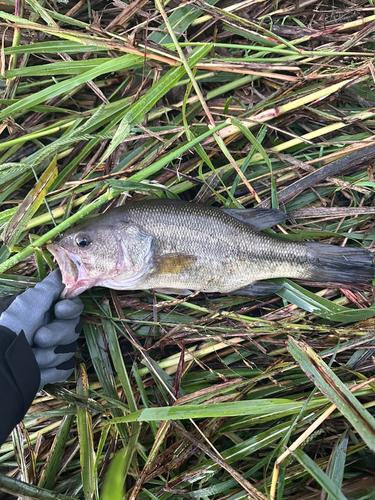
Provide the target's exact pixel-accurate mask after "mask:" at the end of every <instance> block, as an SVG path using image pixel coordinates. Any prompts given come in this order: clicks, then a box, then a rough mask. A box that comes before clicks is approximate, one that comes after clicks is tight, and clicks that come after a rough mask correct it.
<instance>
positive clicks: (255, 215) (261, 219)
mask: <svg viewBox="0 0 375 500" xmlns="http://www.w3.org/2000/svg"><path fill="white" fill-rule="evenodd" d="M222 210H223V212H225V213H226V214H228V215H231V216H232V217H234V218H235V219H238V220H240V221H241V222H244V223H245V224H249V225H250V226H253V227H256V228H257V229H266V228H267V227H272V226H275V225H276V224H280V222H284V221H285V220H286V219H287V215H286V214H284V212H282V211H281V210H274V209H273V208H247V209H243V210H242V209H236V208H223V209H222Z"/></svg>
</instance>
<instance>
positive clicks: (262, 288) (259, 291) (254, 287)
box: [230, 281, 282, 297]
mask: <svg viewBox="0 0 375 500" xmlns="http://www.w3.org/2000/svg"><path fill="white" fill-rule="evenodd" d="M281 289H282V286H280V285H276V284H275V283H272V282H271V281H254V282H253V283H251V284H250V285H247V286H244V287H243V288H239V289H238V290H233V292H230V294H231V295H245V296H246V295H249V296H251V297H257V296H261V295H269V294H271V293H276V292H278V291H280V290H281Z"/></svg>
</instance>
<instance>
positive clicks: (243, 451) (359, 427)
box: [0, 0, 375, 500]
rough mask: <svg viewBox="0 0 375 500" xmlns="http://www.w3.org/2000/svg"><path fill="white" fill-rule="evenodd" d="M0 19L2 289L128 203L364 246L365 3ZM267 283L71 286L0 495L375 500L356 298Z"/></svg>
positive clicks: (350, 292) (367, 227)
mask: <svg viewBox="0 0 375 500" xmlns="http://www.w3.org/2000/svg"><path fill="white" fill-rule="evenodd" d="M0 8H1V11H0V22H1V31H2V46H1V54H0V56H1V57H0V62H1V65H0V66H1V74H2V78H3V79H2V80H1V82H0V85H1V91H2V92H1V93H2V98H1V100H0V106H1V107H0V126H1V134H2V135H1V140H0V203H1V213H0V225H1V231H2V241H3V243H4V244H3V246H2V247H1V248H0V273H2V274H0V292H1V294H2V295H4V294H9V293H17V292H20V291H22V290H24V289H25V288H26V287H28V286H30V285H32V284H33V283H35V282H37V281H39V280H40V279H42V278H43V277H44V276H45V274H46V272H48V269H49V268H53V267H54V266H55V264H54V263H53V261H52V258H51V255H50V254H49V253H48V251H47V250H46V244H47V243H49V242H50V241H51V240H53V239H54V238H56V237H57V236H58V235H60V234H62V233H63V232H64V230H65V229H67V228H68V227H70V226H72V225H73V224H74V223H75V222H77V221H78V220H80V219H81V218H82V217H84V216H86V215H88V214H89V213H97V212H100V211H103V210H105V209H110V208H111V207H114V206H117V205H119V204H123V203H131V202H133V201H136V200H141V199H146V198H160V197H161V198H172V199H178V198H179V199H183V200H189V201H192V202H200V203H203V204H207V205H215V206H226V207H233V208H241V207H246V208H251V207H256V206H261V207H273V208H280V209H281V210H283V211H285V212H286V213H287V214H288V217H289V218H288V221H287V222H286V223H285V224H284V223H283V224H281V225H279V226H278V227H277V228H275V229H274V231H275V232H277V233H282V234H283V235H284V237H285V238H289V239H291V240H296V239H297V240H311V241H321V242H324V243H328V244H336V245H346V246H350V247H364V248H368V249H369V250H372V251H373V250H374V239H375V230H374V226H375V223H374V220H375V219H374V214H375V197H374V194H373V193H374V187H375V181H374V166H373V165H374V164H375V143H374V129H375V92H374V90H373V88H374V73H375V69H374V66H373V58H374V53H375V7H374V6H373V3H372V2H371V1H366V0H356V1H350V0H341V1H340V0H338V1H330V0H323V1H320V2H317V1H315V0H301V1H300V2H288V1H280V2H272V1H271V0H242V1H238V2H229V1H228V2H227V1H223V0H208V1H203V0H192V1H187V2H178V1H175V0H172V1H169V2H168V1H167V2H165V3H163V2H162V1H161V0H155V2H150V1H147V0H134V1H133V2H130V3H129V4H128V3H125V2H122V1H120V0H115V1H114V2H106V1H102V0H87V1H83V0H80V1H78V2H74V1H65V0H64V1H62V0H56V1H51V2H47V1H44V0H1V1H0ZM278 282H279V283H281V284H283V285H284V286H283V289H282V290H281V292H279V293H278V294H277V295H276V294H274V295H269V296H266V297H258V298H248V297H247V298H244V297H238V296H237V297H233V296H231V297H229V296H225V295H219V294H216V295H214V294H211V295H207V294H203V293H200V294H193V296H190V297H187V298H181V297H177V298H176V296H173V297H172V296H168V295H163V294H160V293H153V292H152V291H137V292H130V293H129V292H121V291H118V292H114V291H110V290H106V289H102V288H94V289H92V290H89V291H87V292H85V293H84V294H83V295H82V300H83V301H84V304H85V310H84V314H83V320H84V329H83V334H82V336H81V338H80V341H79V351H78V354H77V357H78V365H77V369H76V372H75V374H74V376H72V377H71V379H70V380H69V381H67V382H66V383H64V384H62V385H56V386H47V387H46V388H45V390H44V391H43V392H41V393H39V394H38V395H37V397H36V399H35V400H34V403H33V405H32V407H31V408H30V411H29V413H28V415H27V416H26V417H25V420H24V422H23V423H22V424H20V425H19V426H18V427H17V429H16V430H15V431H14V433H13V436H12V439H11V440H9V441H8V442H7V443H6V444H4V445H3V446H2V447H1V448H0V470H1V472H2V474H1V475H0V491H2V492H3V493H0V499H5V498H10V497H11V498H13V496H14V497H21V498H32V499H46V500H47V499H60V500H62V499H65V500H67V499H72V498H82V499H85V500H89V499H98V498H99V497H100V498H101V499H103V500H109V499H110V500H120V499H122V498H123V497H124V495H126V498H127V499H128V500H134V499H135V498H139V499H142V500H146V499H161V500H178V499H185V498H186V499H189V498H192V499H199V498H201V499H213V500H219V499H220V500H224V499H225V500H241V499H251V500H255V499H256V500H261V499H266V498H271V499H278V500H281V499H329V500H334V499H335V500H336V499H338V500H342V499H345V498H355V499H370V498H374V497H375V477H374V451H375V415H374V413H375V409H374V405H375V403H374V393H375V371H374V358H373V354H374V348H375V345H374V333H373V332H374V326H375V321H374V316H375V306H373V305H372V303H373V300H374V289H373V287H372V285H371V284H370V283H367V284H365V283H354V284H352V285H350V286H349V285H344V284H337V283H336V284H333V283H324V282H322V283H318V284H316V283H315V284H312V283H309V282H298V283H297V282H295V281H291V280H287V279H285V280H278ZM1 404H4V403H3V402H1Z"/></svg>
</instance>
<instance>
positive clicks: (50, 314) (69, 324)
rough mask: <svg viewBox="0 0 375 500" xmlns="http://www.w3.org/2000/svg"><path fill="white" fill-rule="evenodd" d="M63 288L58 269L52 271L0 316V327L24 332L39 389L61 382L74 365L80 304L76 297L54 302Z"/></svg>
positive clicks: (80, 310)
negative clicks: (39, 378) (35, 362)
mask: <svg viewBox="0 0 375 500" xmlns="http://www.w3.org/2000/svg"><path fill="white" fill-rule="evenodd" d="M63 289H64V285H63V283H62V281H61V273H60V270H56V271H53V272H52V273H51V274H49V275H48V276H47V277H46V278H45V279H44V280H43V281H41V282H40V283H38V284H37V285H35V287H33V288H29V289H27V290H26V291H25V292H23V293H21V294H20V295H18V296H17V297H16V298H15V299H14V300H13V302H12V303H11V304H10V306H9V307H8V308H7V309H6V310H5V311H4V312H3V313H2V314H1V316H0V325H1V326H5V327H7V328H9V329H10V330H12V331H13V332H14V333H16V334H17V335H19V334H20V333H21V331H23V332H24V334H25V336H26V339H27V341H28V343H29V344H30V346H31V347H32V349H33V352H34V355H35V358H36V360H37V363H38V365H39V369H40V374H41V383H40V389H41V388H42V387H43V386H44V385H45V384H49V383H55V382H64V381H65V380H66V379H67V378H68V377H69V376H70V374H71V373H72V371H73V369H74V365H75V362H74V359H73V357H74V353H75V351H76V345H77V338H78V336H79V333H80V331H81V330H82V324H81V321H80V315H81V313H82V310H83V304H82V302H81V300H80V299H79V297H75V298H74V299H71V300H67V299H65V300H60V301H58V298H59V296H60V294H61V292H62V290H63ZM56 301H58V302H56ZM55 302H56V303H55ZM54 303H55V305H54V307H53V304H54Z"/></svg>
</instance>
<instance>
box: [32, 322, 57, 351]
mask: <svg viewBox="0 0 375 500" xmlns="http://www.w3.org/2000/svg"><path fill="white" fill-rule="evenodd" d="M34 343H35V344H36V345H37V346H38V347H42V348H46V347H53V346H54V345H56V340H55V338H54V335H52V332H51V330H50V329H49V328H48V327H47V326H42V327H41V328H39V330H38V331H37V332H36V334H35V336H34Z"/></svg>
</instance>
